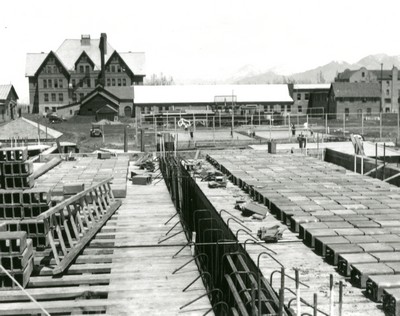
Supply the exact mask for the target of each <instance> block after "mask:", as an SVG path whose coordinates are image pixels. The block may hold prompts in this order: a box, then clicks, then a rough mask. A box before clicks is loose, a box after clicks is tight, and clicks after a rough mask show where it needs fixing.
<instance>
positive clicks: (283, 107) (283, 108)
mask: <svg viewBox="0 0 400 316" xmlns="http://www.w3.org/2000/svg"><path fill="white" fill-rule="evenodd" d="M281 112H285V105H283V104H281Z"/></svg>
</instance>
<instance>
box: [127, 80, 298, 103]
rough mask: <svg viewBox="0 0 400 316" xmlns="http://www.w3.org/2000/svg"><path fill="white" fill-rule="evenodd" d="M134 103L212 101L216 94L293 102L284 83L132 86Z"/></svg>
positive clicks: (241, 98)
mask: <svg viewBox="0 0 400 316" xmlns="http://www.w3.org/2000/svg"><path fill="white" fill-rule="evenodd" d="M132 88H133V89H134V102H135V103H136V104H157V103H158V104H164V103H169V104H171V103H175V104H177V103H186V104H187V103H214V101H215V97H218V96H227V97H229V96H231V95H234V96H236V102H247V103H248V102H255V103H257V102H259V103H261V102H293V99H292V98H291V97H290V95H289V89H288V86H287V85H285V84H268V85H261V84H260V85H187V86H181V85H173V86H133V87H132Z"/></svg>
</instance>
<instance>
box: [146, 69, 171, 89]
mask: <svg viewBox="0 0 400 316" xmlns="http://www.w3.org/2000/svg"><path fill="white" fill-rule="evenodd" d="M144 84H145V85H147V86H170V85H174V84H175V82H174V79H173V78H172V77H171V76H170V77H169V78H168V77H167V76H165V75H164V74H163V73H162V72H161V73H160V74H159V75H157V74H152V75H151V76H150V78H149V79H146V80H145V83H144Z"/></svg>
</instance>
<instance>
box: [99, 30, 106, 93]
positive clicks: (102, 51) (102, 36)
mask: <svg viewBox="0 0 400 316" xmlns="http://www.w3.org/2000/svg"><path fill="white" fill-rule="evenodd" d="M99 49H100V59H101V70H100V75H99V84H100V85H102V86H103V87H104V86H105V82H106V72H105V69H104V68H105V67H104V65H105V54H107V34H106V33H101V34H100V43H99Z"/></svg>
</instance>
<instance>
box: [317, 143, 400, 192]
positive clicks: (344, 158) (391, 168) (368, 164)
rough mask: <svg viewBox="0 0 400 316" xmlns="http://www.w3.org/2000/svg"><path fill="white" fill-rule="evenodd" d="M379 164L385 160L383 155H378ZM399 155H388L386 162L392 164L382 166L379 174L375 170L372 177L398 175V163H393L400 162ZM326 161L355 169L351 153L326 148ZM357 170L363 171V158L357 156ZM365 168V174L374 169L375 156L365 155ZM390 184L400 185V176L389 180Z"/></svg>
mask: <svg viewBox="0 0 400 316" xmlns="http://www.w3.org/2000/svg"><path fill="white" fill-rule="evenodd" d="M378 158H379V159H378V166H379V165H381V164H382V162H383V159H382V158H383V157H378ZM399 158H400V157H398V156H392V157H386V159H385V160H386V163H391V165H387V166H385V168H384V169H383V168H381V169H379V170H378V172H377V175H375V172H372V173H371V174H370V175H369V176H371V177H374V178H375V177H377V178H378V179H381V180H382V179H383V178H385V179H387V178H389V177H391V176H393V175H396V174H398V173H400V168H398V167H397V166H396V165H393V164H394V163H398V162H399ZM324 160H325V161H326V162H330V163H334V164H336V165H338V166H342V167H344V168H346V169H348V170H351V171H354V155H349V154H345V153H341V152H338V151H335V150H332V149H328V148H327V149H326V150H325V159H324ZM356 166H357V167H356V168H357V169H356V170H357V173H360V172H361V158H357V162H356ZM363 168H364V170H363V171H364V174H365V173H367V172H368V171H370V170H372V169H374V168H375V159H374V158H366V157H364V159H363ZM389 183H390V184H394V185H396V186H400V176H399V177H397V178H394V179H393V180H390V181H389Z"/></svg>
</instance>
